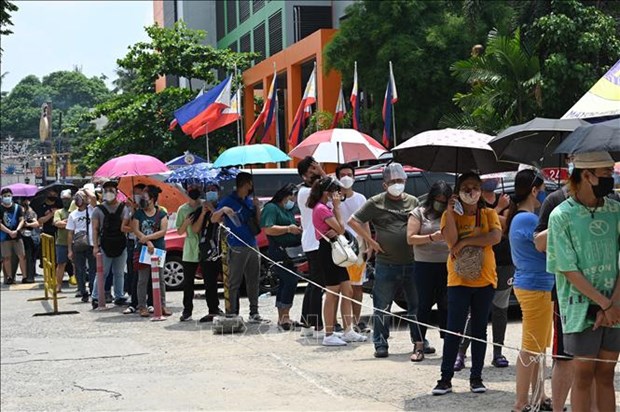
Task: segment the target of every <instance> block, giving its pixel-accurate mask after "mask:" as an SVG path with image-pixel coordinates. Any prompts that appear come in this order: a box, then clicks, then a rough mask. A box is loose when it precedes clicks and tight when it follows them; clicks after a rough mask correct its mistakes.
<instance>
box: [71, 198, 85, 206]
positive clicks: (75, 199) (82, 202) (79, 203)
mask: <svg viewBox="0 0 620 412" xmlns="http://www.w3.org/2000/svg"><path fill="white" fill-rule="evenodd" d="M73 200H74V201H75V205H76V206H77V207H81V206H82V205H83V204H84V199H82V198H81V197H80V196H76V197H75V198H74V199H73Z"/></svg>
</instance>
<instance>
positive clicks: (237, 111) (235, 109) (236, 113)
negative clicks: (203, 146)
mask: <svg viewBox="0 0 620 412" xmlns="http://www.w3.org/2000/svg"><path fill="white" fill-rule="evenodd" d="M240 102H241V89H239V90H237V93H235V95H234V96H233V98H232V100H231V101H230V107H227V108H225V109H224V110H222V111H221V112H220V115H219V116H218V117H217V118H216V119H215V120H214V121H212V122H209V123H207V124H205V125H203V127H201V128H198V129H197V130H196V131H195V132H194V133H192V137H193V138H194V139H196V138H197V137H200V136H204V135H205V134H207V133H210V132H212V131H214V130H217V129H219V128H220V127H224V126H227V125H229V124H231V123H234V122H236V121H237V120H239V119H240V118H241V105H240Z"/></svg>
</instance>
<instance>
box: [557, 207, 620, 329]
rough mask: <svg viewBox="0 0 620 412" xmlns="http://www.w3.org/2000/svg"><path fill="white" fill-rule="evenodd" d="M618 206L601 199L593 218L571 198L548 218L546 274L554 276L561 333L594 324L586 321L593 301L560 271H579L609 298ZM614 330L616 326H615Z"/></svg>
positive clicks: (615, 269) (614, 266)
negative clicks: (601, 203)
mask: <svg viewBox="0 0 620 412" xmlns="http://www.w3.org/2000/svg"><path fill="white" fill-rule="evenodd" d="M618 236H620V203H618V202H616V201H615V200H611V199H605V204H604V205H603V206H602V207H600V208H597V209H596V211H595V212H594V216H592V214H591V213H590V211H589V210H588V209H587V208H586V207H585V206H583V205H581V204H580V203H578V202H576V201H575V199H572V198H571V199H567V200H566V201H564V202H562V203H561V204H560V205H559V206H558V207H556V208H555V209H554V210H553V212H551V216H550V217H549V234H548V241H547V272H549V273H555V279H556V286H557V290H558V304H559V306H560V314H561V318H562V327H563V328H564V333H579V332H582V331H584V330H585V329H587V328H591V327H592V326H593V325H594V321H593V320H592V319H586V313H587V311H588V306H589V305H591V304H593V302H592V301H591V300H590V299H588V298H587V297H586V296H585V295H583V294H581V293H580V292H579V291H578V290H577V288H576V287H575V286H573V284H572V283H570V282H569V281H568V280H567V279H566V276H564V274H563V272H572V271H575V272H581V273H582V274H583V275H584V277H585V278H586V279H588V281H589V282H590V283H591V284H592V285H593V286H594V287H595V288H596V289H597V290H598V291H599V292H601V293H602V294H603V295H605V296H607V297H611V295H612V293H613V290H614V287H615V284H616V280H617V279H618V250H619V249H618ZM614 327H615V328H618V327H620V325H615V326H614Z"/></svg>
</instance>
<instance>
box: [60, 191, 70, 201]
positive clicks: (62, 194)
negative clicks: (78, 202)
mask: <svg viewBox="0 0 620 412" xmlns="http://www.w3.org/2000/svg"><path fill="white" fill-rule="evenodd" d="M71 197H73V194H72V193H71V189H65V190H63V191H62V192H60V198H61V199H71Z"/></svg>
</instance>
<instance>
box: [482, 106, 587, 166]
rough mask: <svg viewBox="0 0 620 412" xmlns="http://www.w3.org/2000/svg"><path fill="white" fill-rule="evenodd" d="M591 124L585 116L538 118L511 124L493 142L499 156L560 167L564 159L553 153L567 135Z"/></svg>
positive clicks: (531, 163)
mask: <svg viewBox="0 0 620 412" xmlns="http://www.w3.org/2000/svg"><path fill="white" fill-rule="evenodd" d="M588 124H590V123H588V122H586V121H584V120H581V119H547V118H544V117H537V118H535V119H532V120H530V121H529V122H527V123H523V124H520V125H516V126H511V127H509V128H507V129H506V130H504V131H502V132H501V133H499V134H498V135H497V137H495V138H493V139H492V140H491V141H490V142H489V146H491V148H492V149H493V151H494V152H495V154H496V155H497V158H498V159H499V160H502V161H507V162H517V163H524V164H528V165H531V166H536V167H558V165H560V167H561V166H562V164H563V161H562V160H563V159H562V158H561V157H560V156H556V155H554V154H553V151H554V150H555V148H556V147H558V145H559V144H560V143H561V142H562V140H563V138H564V137H566V135H567V134H568V133H570V132H572V131H573V130H575V129H576V128H578V127H579V126H584V125H588Z"/></svg>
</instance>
